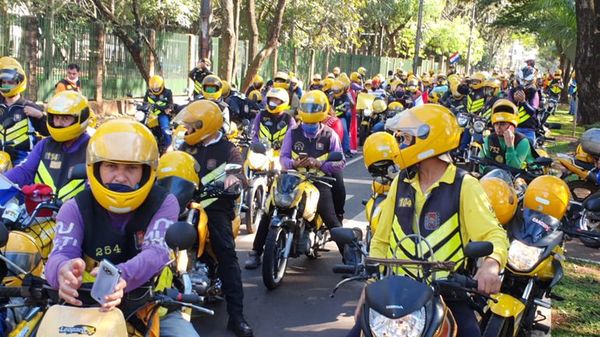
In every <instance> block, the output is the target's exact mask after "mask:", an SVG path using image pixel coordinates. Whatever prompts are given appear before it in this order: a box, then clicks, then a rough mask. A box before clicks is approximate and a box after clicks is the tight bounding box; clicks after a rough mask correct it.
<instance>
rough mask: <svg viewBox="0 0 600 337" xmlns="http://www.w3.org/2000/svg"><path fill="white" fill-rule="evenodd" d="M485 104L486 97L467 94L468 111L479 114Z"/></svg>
mask: <svg viewBox="0 0 600 337" xmlns="http://www.w3.org/2000/svg"><path fill="white" fill-rule="evenodd" d="M484 105H485V97H483V96H482V95H478V94H469V95H467V112H468V113H472V114H476V115H477V114H479V111H481V109H483V106H484Z"/></svg>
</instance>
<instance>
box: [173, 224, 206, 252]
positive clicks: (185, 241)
mask: <svg viewBox="0 0 600 337" xmlns="http://www.w3.org/2000/svg"><path fill="white" fill-rule="evenodd" d="M197 240H198V232H197V231H196V228H194V226H192V225H190V224H189V223H187V222H185V221H178V222H176V223H174V224H172V225H171V226H169V229H167V233H166V234H165V241H166V242H167V245H168V246H169V248H171V249H180V250H185V249H190V248H192V247H193V246H194V245H195V244H196V241H197Z"/></svg>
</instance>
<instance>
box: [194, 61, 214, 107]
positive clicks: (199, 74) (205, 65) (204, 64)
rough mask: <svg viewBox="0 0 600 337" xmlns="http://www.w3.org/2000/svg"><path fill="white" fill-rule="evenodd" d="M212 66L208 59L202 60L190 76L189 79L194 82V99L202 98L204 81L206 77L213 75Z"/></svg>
mask: <svg viewBox="0 0 600 337" xmlns="http://www.w3.org/2000/svg"><path fill="white" fill-rule="evenodd" d="M210 64H211V63H210V59H209V58H208V57H204V58H201V59H200V60H199V61H198V64H197V65H196V67H195V68H194V69H192V70H191V71H190V73H189V74H188V77H189V78H190V79H191V80H192V82H194V99H197V98H199V97H200V96H202V81H203V80H204V78H205V77H206V76H208V75H212V72H211V71H210Z"/></svg>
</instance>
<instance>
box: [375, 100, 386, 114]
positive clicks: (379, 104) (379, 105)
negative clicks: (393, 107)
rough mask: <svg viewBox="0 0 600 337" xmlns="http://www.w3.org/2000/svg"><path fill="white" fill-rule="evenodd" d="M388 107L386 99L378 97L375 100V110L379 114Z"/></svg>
mask: <svg viewBox="0 0 600 337" xmlns="http://www.w3.org/2000/svg"><path fill="white" fill-rule="evenodd" d="M386 109H387V104H385V101H384V100H382V99H376V100H375V101H374V102H373V112H374V113H376V114H378V113H381V112H384V111H385V110H386Z"/></svg>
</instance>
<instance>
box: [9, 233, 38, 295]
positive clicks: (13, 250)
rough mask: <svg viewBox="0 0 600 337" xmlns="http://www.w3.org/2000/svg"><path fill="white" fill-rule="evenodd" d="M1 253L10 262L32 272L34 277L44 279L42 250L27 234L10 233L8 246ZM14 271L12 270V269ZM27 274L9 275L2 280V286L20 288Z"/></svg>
mask: <svg viewBox="0 0 600 337" xmlns="http://www.w3.org/2000/svg"><path fill="white" fill-rule="evenodd" d="M0 253H2V255H4V257H6V258H7V259H8V260H10V261H12V262H14V263H15V264H16V265H18V266H19V267H21V269H23V270H25V271H27V272H31V274H32V275H34V276H37V277H42V273H43V268H44V265H43V262H42V250H41V247H40V246H39V245H38V243H37V242H36V240H35V239H34V238H33V237H32V236H31V235H30V234H29V233H26V232H22V231H10V232H9V234H8V241H7V242H6V245H5V246H4V247H2V248H1V249H0ZM11 269H12V268H11ZM25 276H26V275H25V274H20V273H19V274H18V275H15V274H14V273H9V274H8V275H7V276H5V277H4V279H2V285H3V286H6V287H19V286H21V285H22V284H23V281H22V278H23V277H25Z"/></svg>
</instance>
